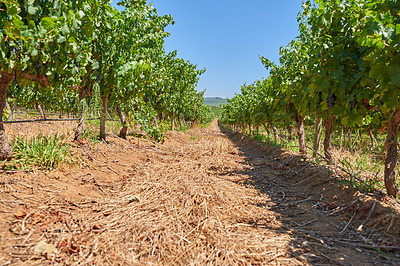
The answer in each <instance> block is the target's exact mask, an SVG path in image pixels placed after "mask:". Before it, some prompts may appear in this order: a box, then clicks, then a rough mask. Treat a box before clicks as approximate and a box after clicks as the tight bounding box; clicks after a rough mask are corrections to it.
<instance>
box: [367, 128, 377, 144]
mask: <svg viewBox="0 0 400 266" xmlns="http://www.w3.org/2000/svg"><path fill="white" fill-rule="evenodd" d="M367 132H368V135H369V138H370V139H371V149H375V146H376V140H375V138H374V134H372V130H371V128H367Z"/></svg>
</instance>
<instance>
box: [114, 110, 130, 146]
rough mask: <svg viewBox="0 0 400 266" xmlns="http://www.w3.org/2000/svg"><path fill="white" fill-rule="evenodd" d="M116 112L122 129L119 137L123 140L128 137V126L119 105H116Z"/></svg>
mask: <svg viewBox="0 0 400 266" xmlns="http://www.w3.org/2000/svg"><path fill="white" fill-rule="evenodd" d="M116 110H117V114H118V117H119V119H120V120H121V125H122V128H121V130H120V131H119V136H120V137H121V138H123V139H126V136H127V135H128V125H127V122H126V116H125V114H124V113H123V112H122V109H121V106H120V105H119V104H117V107H116Z"/></svg>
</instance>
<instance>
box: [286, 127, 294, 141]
mask: <svg viewBox="0 0 400 266" xmlns="http://www.w3.org/2000/svg"><path fill="white" fill-rule="evenodd" d="M287 131H288V140H289V141H292V140H293V126H292V124H288V125H287Z"/></svg>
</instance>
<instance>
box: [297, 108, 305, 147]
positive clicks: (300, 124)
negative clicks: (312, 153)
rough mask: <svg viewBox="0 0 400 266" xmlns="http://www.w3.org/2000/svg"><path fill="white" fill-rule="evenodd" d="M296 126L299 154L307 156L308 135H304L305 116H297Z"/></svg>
mask: <svg viewBox="0 0 400 266" xmlns="http://www.w3.org/2000/svg"><path fill="white" fill-rule="evenodd" d="M295 119H296V124H297V135H298V137H299V146H300V150H299V152H300V153H301V154H307V150H306V134H305V133H304V115H299V114H296V117H295Z"/></svg>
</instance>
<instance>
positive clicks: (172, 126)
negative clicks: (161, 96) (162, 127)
mask: <svg viewBox="0 0 400 266" xmlns="http://www.w3.org/2000/svg"><path fill="white" fill-rule="evenodd" d="M174 129H175V113H172V114H171V130H174Z"/></svg>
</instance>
